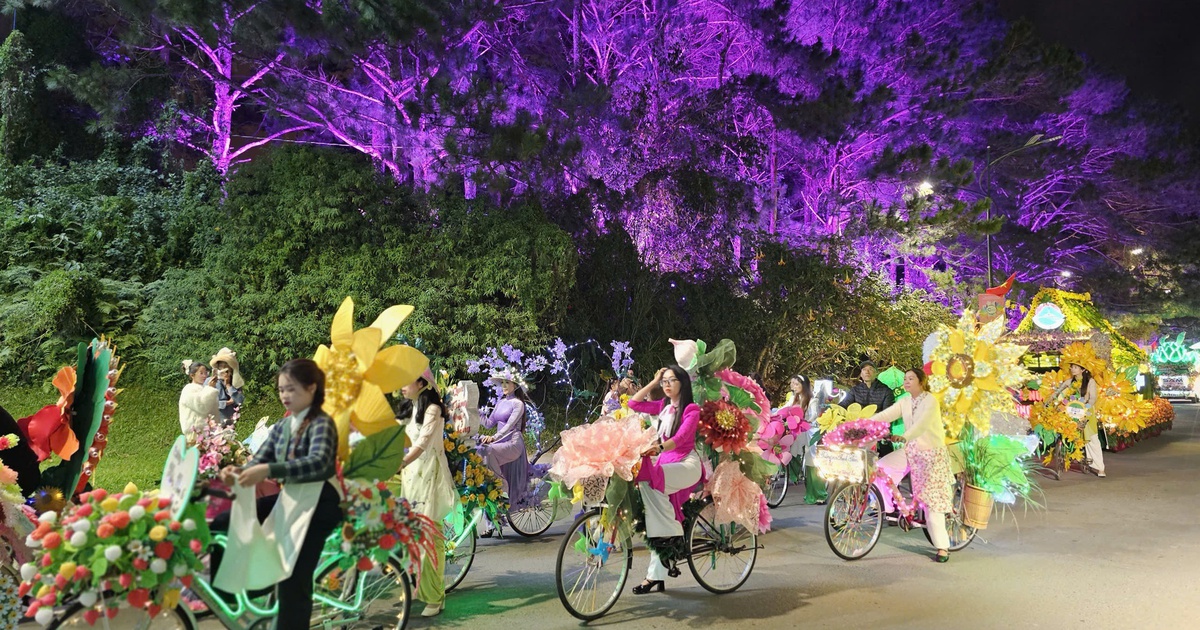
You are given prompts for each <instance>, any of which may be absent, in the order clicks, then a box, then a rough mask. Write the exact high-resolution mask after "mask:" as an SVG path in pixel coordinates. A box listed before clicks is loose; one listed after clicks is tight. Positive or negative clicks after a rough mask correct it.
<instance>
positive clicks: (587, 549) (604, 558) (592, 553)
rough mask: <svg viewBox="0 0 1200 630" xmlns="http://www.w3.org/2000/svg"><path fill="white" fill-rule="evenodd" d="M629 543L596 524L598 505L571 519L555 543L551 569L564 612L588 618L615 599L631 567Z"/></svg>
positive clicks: (592, 618) (612, 602)
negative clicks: (556, 556)
mask: <svg viewBox="0 0 1200 630" xmlns="http://www.w3.org/2000/svg"><path fill="white" fill-rule="evenodd" d="M631 546H632V545H631V544H630V541H629V539H628V538H626V539H624V540H619V539H618V534H617V532H616V531H615V530H613V529H612V528H611V527H605V526H603V525H601V524H600V509H599V508H593V509H591V510H588V511H587V512H584V513H583V514H581V515H580V516H579V518H577V519H575V522H574V523H572V524H571V529H569V530H568V531H567V533H566V535H565V536H563V539H562V544H560V545H559V546H558V561H557V563H556V564H555V569H554V575H555V579H556V582H557V588H558V599H559V600H560V601H561V602H562V604H563V607H564V608H566V609H567V612H569V613H571V615H572V616H574V617H575V618H577V619H582V620H584V621H592V620H594V619H599V618H600V617H602V616H604V613H607V612H608V611H609V609H610V608H612V607H613V604H616V603H617V599H618V598H620V597H621V589H623V588H625V580H626V579H628V578H629V569H631V568H632V567H633V550H632V549H631Z"/></svg>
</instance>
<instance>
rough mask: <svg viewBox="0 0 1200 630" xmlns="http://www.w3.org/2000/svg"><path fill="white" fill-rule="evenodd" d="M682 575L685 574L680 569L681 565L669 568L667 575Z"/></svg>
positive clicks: (674, 576) (675, 576)
mask: <svg viewBox="0 0 1200 630" xmlns="http://www.w3.org/2000/svg"><path fill="white" fill-rule="evenodd" d="M681 575H683V571H680V570H679V567H677V566H676V567H671V568H670V569H667V576H668V577H673V578H677V577H679V576H681Z"/></svg>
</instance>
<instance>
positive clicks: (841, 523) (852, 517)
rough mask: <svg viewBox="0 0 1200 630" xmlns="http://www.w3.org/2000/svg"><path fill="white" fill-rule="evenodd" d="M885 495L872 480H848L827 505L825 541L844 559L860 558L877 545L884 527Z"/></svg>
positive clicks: (832, 495) (831, 496)
mask: <svg viewBox="0 0 1200 630" xmlns="http://www.w3.org/2000/svg"><path fill="white" fill-rule="evenodd" d="M882 506H883V499H882V498H880V496H879V491H878V490H876V489H875V486H873V485H870V484H866V485H864V484H846V485H843V486H841V487H839V488H838V489H837V490H835V491H834V492H833V494H831V495H830V496H829V504H828V505H827V506H826V507H825V542H827V543H829V548H830V549H832V550H833V553H835V554H837V556H838V557H839V558H841V559H843V560H858V559H859V558H861V557H863V556H865V555H867V554H868V553H870V552H871V549H874V548H875V543H877V542H879V534H880V532H881V531H883V507H882Z"/></svg>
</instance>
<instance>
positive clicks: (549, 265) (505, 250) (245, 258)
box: [136, 150, 575, 384]
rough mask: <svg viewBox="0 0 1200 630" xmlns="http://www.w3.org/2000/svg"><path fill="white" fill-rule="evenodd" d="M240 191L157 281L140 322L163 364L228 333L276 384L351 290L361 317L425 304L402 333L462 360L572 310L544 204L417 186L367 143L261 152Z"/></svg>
mask: <svg viewBox="0 0 1200 630" xmlns="http://www.w3.org/2000/svg"><path fill="white" fill-rule="evenodd" d="M228 193H229V196H228V199H227V202H226V204H225V207H224V208H223V209H221V210H220V211H219V212H218V213H216V214H217V215H218V216H217V217H216V218H215V220H213V221H211V222H210V223H207V224H206V225H211V230H212V233H213V234H214V235H215V236H214V237H213V238H212V239H211V241H210V242H209V243H208V244H207V245H206V246H205V248H204V249H196V250H195V256H194V258H193V261H194V262H195V263H196V264H191V265H188V266H186V267H183V268H179V269H174V270H171V271H169V272H168V273H166V274H165V275H164V277H163V278H162V279H161V280H160V281H158V282H156V283H155V284H154V285H153V286H152V287H151V288H152V289H153V291H154V299H153V301H152V303H151V304H150V306H149V307H148V308H147V309H146V311H145V312H144V313H143V314H142V317H141V319H140V322H139V325H138V326H137V329H136V330H137V331H138V332H139V333H140V334H141V335H142V336H145V337H149V338H154V339H156V340H158V342H157V343H155V344H154V346H153V347H151V348H147V356H148V358H149V359H150V360H151V361H152V363H153V365H154V369H155V371H156V372H157V373H159V374H161V375H168V374H173V373H174V372H175V371H177V367H178V364H179V361H180V360H181V359H183V358H186V357H190V358H193V359H199V358H202V357H207V356H208V354H205V353H211V352H213V351H215V350H216V349H217V348H220V347H221V346H229V347H232V348H235V349H236V350H237V351H238V352H239V357H240V358H241V359H242V365H243V372H244V374H245V375H246V377H247V380H248V381H249V382H257V383H260V384H265V383H269V382H270V381H271V379H272V377H273V375H274V372H275V370H276V369H278V367H279V366H280V365H282V364H283V363H284V362H285V361H287V360H288V359H291V358H294V357H299V356H311V355H312V353H313V352H314V351H315V350H316V347H317V345H318V344H321V343H328V341H329V324H330V320H331V319H332V316H333V313H334V311H335V310H336V309H337V306H338V304H340V303H341V301H342V299H343V298H344V297H345V296H347V295H350V296H353V297H354V298H355V300H356V302H357V303H358V308H357V309H356V312H357V313H360V314H361V315H362V317H363V318H364V320H365V321H362V322H359V323H358V325H360V326H362V325H365V324H367V323H369V321H370V320H369V318H373V317H374V316H375V314H376V313H378V312H380V311H381V310H382V309H383V308H385V307H386V306H389V305H391V304H411V305H413V306H414V307H416V312H415V313H414V315H413V316H412V317H410V318H409V319H408V321H406V322H405V324H404V325H403V326H402V328H401V330H400V332H402V333H404V334H406V335H408V336H410V337H420V338H422V339H424V340H425V341H426V343H428V344H429V346H430V347H432V348H436V349H437V352H438V354H440V355H442V356H445V357H447V359H448V360H449V361H450V363H451V365H457V366H461V365H463V363H464V362H465V360H466V359H467V358H473V357H475V356H476V355H477V353H478V352H479V349H480V348H482V347H485V346H488V345H495V346H499V345H502V344H504V343H513V344H517V345H520V346H523V347H536V346H538V345H540V344H543V343H545V342H546V341H547V340H548V339H549V336H550V334H551V331H553V330H555V329H557V328H559V327H560V326H561V321H562V319H563V318H564V316H565V314H566V304H565V301H564V300H563V299H561V296H562V295H564V294H566V293H568V292H569V290H570V289H571V286H572V284H573V282H574V276H575V250H574V246H573V244H572V242H571V239H570V238H569V237H568V236H567V235H566V234H565V233H563V232H562V231H561V230H559V229H558V228H556V227H554V226H553V225H551V224H549V223H548V222H547V221H546V220H545V219H544V218H543V217H542V215H541V213H540V211H539V210H538V209H537V208H534V207H530V206H519V207H513V208H506V209H504V210H503V211H499V210H496V209H493V208H490V207H488V206H486V205H485V204H481V203H476V202H469V201H466V200H463V199H462V198H460V197H455V196H449V195H438V194H431V195H419V194H416V193H414V192H412V191H410V190H407V189H404V188H400V187H398V186H396V185H395V184H394V183H392V182H391V181H390V180H388V179H385V178H384V176H382V175H381V174H379V173H378V172H377V171H376V170H375V169H374V168H372V166H371V165H370V164H369V163H368V161H367V160H366V159H365V158H363V157H361V156H356V155H348V154H345V153H336V152H332V151H312V150H288V151H279V152H276V153H274V154H272V155H271V157H269V158H267V159H263V160H259V161H257V162H255V163H254V164H253V165H251V166H250V167H248V168H245V169H243V170H241V171H239V173H238V174H237V175H236V176H235V177H234V178H233V179H232V180H231V181H230V183H229V185H228ZM202 223H203V222H202Z"/></svg>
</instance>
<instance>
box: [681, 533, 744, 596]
mask: <svg viewBox="0 0 1200 630" xmlns="http://www.w3.org/2000/svg"><path fill="white" fill-rule="evenodd" d="M688 546H689V547H690V549H691V552H690V553H689V554H688V559H687V560H688V568H689V569H691V571H692V577H695V578H696V581H697V582H699V583H700V586H703V587H704V589H705V590H706V591H708V592H710V593H717V594H718V595H719V594H721V593H732V592H734V591H736V590H738V588H739V587H741V585H742V584H745V583H746V580H747V579H748V578H749V577H750V572H751V571H753V570H754V562H755V561H756V560H757V559H758V536H757V535H755V534H754V532H751V531H750V530H748V529H746V528H745V527H743V526H741V525H738V524H737V523H727V524H721V525H716V524H714V523H710V522H709V521H708V520H707V519H705V518H704V516H703V515H701V516H697V517H696V519H695V520H693V521H692V526H691V528H689V531H688Z"/></svg>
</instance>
